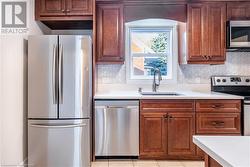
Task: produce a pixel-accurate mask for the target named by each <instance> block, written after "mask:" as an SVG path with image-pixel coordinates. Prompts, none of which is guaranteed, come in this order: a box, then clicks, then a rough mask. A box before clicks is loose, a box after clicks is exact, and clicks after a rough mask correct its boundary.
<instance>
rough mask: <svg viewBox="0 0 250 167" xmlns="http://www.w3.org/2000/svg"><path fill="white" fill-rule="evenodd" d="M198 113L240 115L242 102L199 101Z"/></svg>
mask: <svg viewBox="0 0 250 167" xmlns="http://www.w3.org/2000/svg"><path fill="white" fill-rule="evenodd" d="M195 105H196V112H205V113H210V112H214V113H221V112H222V113H240V112H241V101H240V100H197V101H196V103H195Z"/></svg>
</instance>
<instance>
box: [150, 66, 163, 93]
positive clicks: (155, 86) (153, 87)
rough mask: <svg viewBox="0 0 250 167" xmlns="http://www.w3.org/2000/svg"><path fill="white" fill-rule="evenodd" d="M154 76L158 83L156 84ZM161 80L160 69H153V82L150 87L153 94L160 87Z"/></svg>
mask: <svg viewBox="0 0 250 167" xmlns="http://www.w3.org/2000/svg"><path fill="white" fill-rule="evenodd" d="M156 74H158V82H156ZM161 80H162V77H161V71H160V69H159V68H154V80H153V85H152V91H153V92H156V91H157V89H158V88H159V86H160V82H161Z"/></svg>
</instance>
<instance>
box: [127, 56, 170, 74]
mask: <svg viewBox="0 0 250 167" xmlns="http://www.w3.org/2000/svg"><path fill="white" fill-rule="evenodd" d="M132 60H133V61H132V65H133V71H132V72H133V76H135V77H142V78H147V77H149V76H153V75H154V68H158V69H159V70H160V71H161V74H162V76H167V57H166V56H161V57H133V58H132Z"/></svg>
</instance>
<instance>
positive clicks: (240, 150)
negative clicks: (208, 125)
mask: <svg viewBox="0 0 250 167" xmlns="http://www.w3.org/2000/svg"><path fill="white" fill-rule="evenodd" d="M193 142H194V143H195V144H196V145H197V146H198V147H200V148H201V149H202V150H203V151H205V152H206V153H207V154H208V155H209V156H210V157H212V158H213V159H214V160H216V161H217V162H218V163H219V164H221V165H222V166H223V167H250V136H194V137H193Z"/></svg>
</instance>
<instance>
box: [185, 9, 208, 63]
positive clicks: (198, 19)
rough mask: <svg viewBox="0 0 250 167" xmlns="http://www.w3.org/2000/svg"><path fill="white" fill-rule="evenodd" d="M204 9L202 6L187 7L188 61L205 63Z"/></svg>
mask: <svg viewBox="0 0 250 167" xmlns="http://www.w3.org/2000/svg"><path fill="white" fill-rule="evenodd" d="M205 15H206V7H205V6H204V5H202V4H189V5H188V61H189V62H195V61H206V59H205V57H204V56H203V55H205V40H204V32H205V30H206V27H205V26H204V25H205V23H204V21H205Z"/></svg>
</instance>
